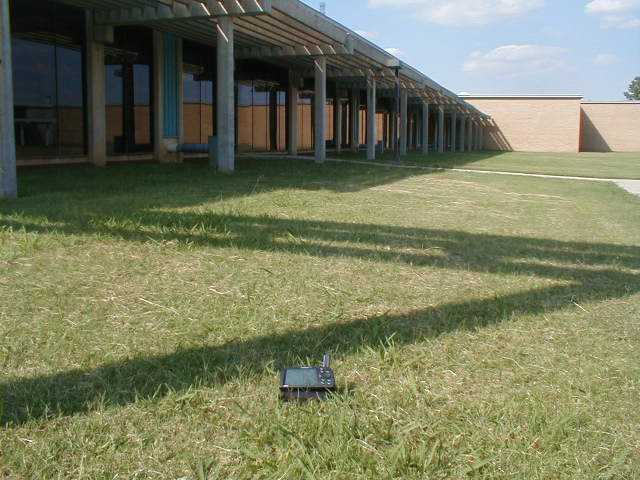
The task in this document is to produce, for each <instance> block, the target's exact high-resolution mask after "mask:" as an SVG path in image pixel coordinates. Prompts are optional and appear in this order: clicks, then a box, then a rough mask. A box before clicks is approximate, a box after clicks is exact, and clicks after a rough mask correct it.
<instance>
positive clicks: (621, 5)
mask: <svg viewBox="0 0 640 480" xmlns="http://www.w3.org/2000/svg"><path fill="white" fill-rule="evenodd" d="M636 8H640V0H592V1H591V2H589V3H588V4H587V6H586V7H585V10H586V11H587V13H619V12H626V11H629V10H635V9H636Z"/></svg>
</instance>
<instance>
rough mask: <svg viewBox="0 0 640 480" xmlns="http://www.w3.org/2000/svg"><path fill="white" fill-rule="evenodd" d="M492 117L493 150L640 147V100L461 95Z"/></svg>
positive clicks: (489, 143)
mask: <svg viewBox="0 0 640 480" xmlns="http://www.w3.org/2000/svg"><path fill="white" fill-rule="evenodd" d="M461 96H462V97H463V98H464V99H465V100H466V101H467V102H469V103H470V104H472V105H473V106H475V107H476V108H478V109H479V110H480V111H482V112H483V113H486V114H487V115H491V117H492V122H491V125H490V126H489V128H487V130H486V133H485V148H486V149H487V150H516V151H525V152H640V136H639V134H638V132H640V102H583V101H582V96H581V95H461Z"/></svg>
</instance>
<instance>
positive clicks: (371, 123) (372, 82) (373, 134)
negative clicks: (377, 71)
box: [367, 77, 378, 160]
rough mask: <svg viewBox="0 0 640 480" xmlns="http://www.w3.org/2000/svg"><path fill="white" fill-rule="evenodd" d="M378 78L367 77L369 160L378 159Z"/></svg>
mask: <svg viewBox="0 0 640 480" xmlns="http://www.w3.org/2000/svg"><path fill="white" fill-rule="evenodd" d="M376 102H377V96H376V79H375V77H371V78H368V79H367V160H375V159H376V140H377V137H378V126H377V124H376Z"/></svg>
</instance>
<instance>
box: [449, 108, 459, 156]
mask: <svg viewBox="0 0 640 480" xmlns="http://www.w3.org/2000/svg"><path fill="white" fill-rule="evenodd" d="M457 127H458V115H457V114H456V113H455V112H454V113H452V114H451V134H450V135H451V136H450V140H449V143H450V144H451V151H452V152H455V151H456V142H457V140H458V131H457Z"/></svg>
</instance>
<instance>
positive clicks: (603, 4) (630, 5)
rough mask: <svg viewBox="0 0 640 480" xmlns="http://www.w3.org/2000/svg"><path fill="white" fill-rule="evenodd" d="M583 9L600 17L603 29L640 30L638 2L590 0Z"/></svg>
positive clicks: (633, 0)
mask: <svg viewBox="0 0 640 480" xmlns="http://www.w3.org/2000/svg"><path fill="white" fill-rule="evenodd" d="M584 9H585V12H587V13H590V14H592V15H601V22H600V24H601V26H602V27H603V28H640V0H592V1H590V2H589V3H587V5H586V6H585V8H584Z"/></svg>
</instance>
